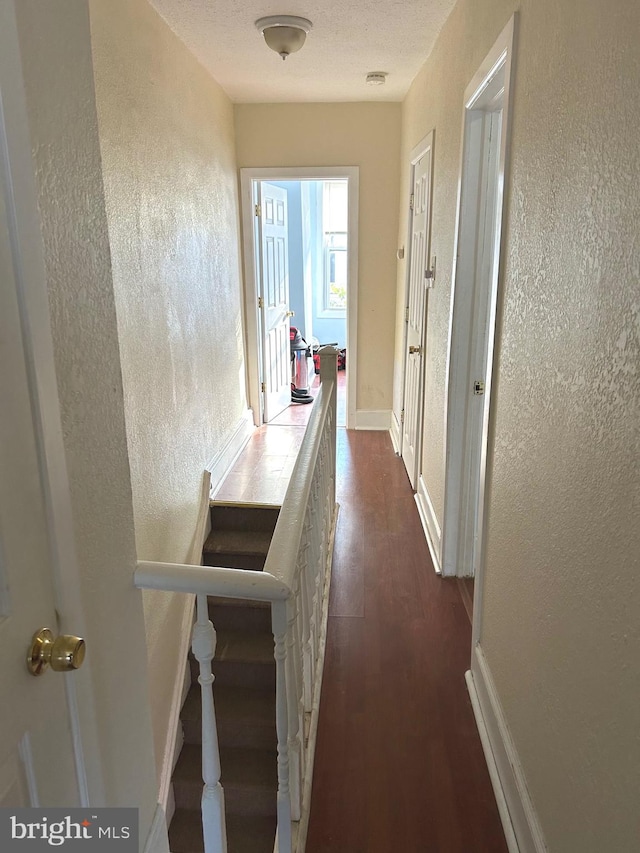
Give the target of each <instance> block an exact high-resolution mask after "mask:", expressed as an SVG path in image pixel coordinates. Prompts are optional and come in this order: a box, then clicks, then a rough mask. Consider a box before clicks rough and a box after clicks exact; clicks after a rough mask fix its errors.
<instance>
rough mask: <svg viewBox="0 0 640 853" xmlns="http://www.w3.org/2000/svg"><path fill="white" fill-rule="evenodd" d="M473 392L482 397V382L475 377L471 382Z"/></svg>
mask: <svg viewBox="0 0 640 853" xmlns="http://www.w3.org/2000/svg"><path fill="white" fill-rule="evenodd" d="M473 393H474V394H475V395H476V396H477V397H482V395H483V394H484V382H482V380H480V379H477V380H476V381H475V382H474V383H473Z"/></svg>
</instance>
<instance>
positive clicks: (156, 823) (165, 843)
mask: <svg viewBox="0 0 640 853" xmlns="http://www.w3.org/2000/svg"><path fill="white" fill-rule="evenodd" d="M144 853H169V834H168V832H167V819H166V817H165V813H164V810H163V808H162V806H161V805H160V803H158V806H157V808H156V811H155V814H154V816H153V820H152V821H151V826H150V828H149V834H148V835H147V841H146V844H145V845H144Z"/></svg>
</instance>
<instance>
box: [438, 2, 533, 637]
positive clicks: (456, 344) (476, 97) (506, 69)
mask: <svg viewBox="0 0 640 853" xmlns="http://www.w3.org/2000/svg"><path fill="white" fill-rule="evenodd" d="M515 23H516V15H514V16H513V17H512V18H511V19H510V21H509V23H508V24H507V26H506V27H505V28H504V30H503V31H502V33H501V34H500V36H499V37H498V39H497V41H496V42H495V44H494V45H493V47H492V48H491V50H490V51H489V53H488V54H487V56H486V58H485V59H484V61H483V62H482V63H481V65H480V67H479V68H478V70H477V71H476V73H475V74H474V75H473V78H472V80H471V82H470V83H469V85H468V86H467V88H466V89H465V92H464V104H463V110H462V124H461V127H462V134H461V136H462V139H461V155H460V171H459V181H458V204H457V214H456V227H455V242H454V245H455V254H454V259H453V276H452V281H453V284H452V292H451V313H450V318H449V346H448V356H447V372H446V387H447V401H446V405H445V435H446V442H445V495H444V501H445V508H444V517H443V530H442V574H443V575H448V576H455V575H462V574H463V568H462V567H461V566H459V565H458V564H457V555H458V553H459V552H460V550H461V544H463V543H461V542H460V538H459V537H460V536H462V535H463V531H464V530H466V531H467V533H468V528H469V525H466V524H461V515H462V514H463V513H468V512H470V511H475V512H476V513H477V515H476V519H477V520H476V524H475V526H474V528H473V529H474V533H475V550H476V560H475V565H476V577H475V588H474V616H473V632H474V644H475V642H476V641H477V638H478V637H479V632H480V614H481V608H482V573H483V563H484V543H485V536H484V533H485V528H486V513H485V511H484V510H485V503H486V500H487V497H488V488H489V483H488V481H489V477H490V468H491V465H490V453H491V448H490V442H489V439H490V429H491V426H492V410H491V386H492V382H491V379H492V370H493V362H494V358H495V346H496V339H497V335H496V332H497V329H496V325H497V322H499V321H498V311H497V306H498V297H499V292H500V283H501V279H502V276H503V268H504V263H503V257H502V256H503V241H502V223H503V215H504V210H505V204H506V194H505V192H504V188H505V182H506V178H507V154H508V146H509V136H510V125H511V121H510V117H511V115H510V114H511V96H512V89H513V73H514V62H513V53H514V46H515V45H514V42H515ZM498 74H502V75H503V78H504V79H503V85H504V92H503V94H502V127H501V135H500V150H499V161H498V181H497V194H496V203H495V208H494V209H495V221H494V232H493V234H494V240H493V264H492V278H491V281H490V289H489V293H490V296H489V323H488V336H487V353H488V356H487V366H486V379H485V389H484V395H483V397H482V404H481V405H482V431H481V439H480V440H481V448H482V449H481V452H480V466H479V472H478V475H477V477H476V478H475V479H473V480H472V482H471V483H470V484H467V485H463V477H462V473H461V472H460V470H459V469H458V468H457V467H456V466H455V465H453V464H452V460H453V461H454V462H455V456H456V454H460V453H461V452H463V449H464V448H465V447H466V446H467V445H468V443H469V440H470V436H469V435H468V434H467V433H466V430H465V426H466V422H467V408H468V405H469V400H470V395H471V394H472V390H471V385H472V380H473V378H474V377H472V376H471V375H470V366H469V354H470V345H471V340H470V337H466V336H465V335H458V337H457V338H456V335H455V329H454V319H455V317H454V305H455V304H457V303H456V299H458V300H460V299H463V300H465V297H468V299H472V297H473V287H472V286H471V285H472V283H473V279H472V278H470V275H472V273H471V274H470V273H469V269H470V264H469V259H470V253H475V248H476V241H475V239H474V240H471V241H469V240H465V241H462V240H461V217H462V213H463V211H462V205H463V204H464V203H465V198H464V197H463V181H464V177H465V174H466V172H465V166H466V159H465V158H466V156H467V151H466V145H465V140H466V137H467V127H468V124H469V118H470V113H471V111H472V110H473V109H474V107H477V106H478V105H479V104H480V103H481V102H482V97H483V95H484V94H485V93H486V92H487V91H488V89H489V87H490V85H491V82H492V81H494V80H495V79H496V76H497V75H498ZM466 201H467V203H468V199H466ZM473 215H474V214H472V216H473ZM468 299H467V303H468ZM467 303H465V308H467V309H468V310H469V311H471V310H472V308H471V306H470V305H469V304H467ZM476 495H477V503H475V501H476V498H475V497H474V496H476ZM471 503H473V507H471V509H470V504H471ZM465 517H466V516H465Z"/></svg>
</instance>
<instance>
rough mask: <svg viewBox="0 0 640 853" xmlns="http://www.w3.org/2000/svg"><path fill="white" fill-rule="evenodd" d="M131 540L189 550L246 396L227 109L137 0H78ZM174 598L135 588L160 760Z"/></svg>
mask: <svg viewBox="0 0 640 853" xmlns="http://www.w3.org/2000/svg"><path fill="white" fill-rule="evenodd" d="M90 9H91V30H92V40H93V51H94V65H95V79H96V100H97V106H98V119H99V127H100V143H101V150H102V161H103V168H104V181H105V194H106V201H107V215H108V222H109V237H110V242H111V253H112V262H113V276H114V287H115V293H116V308H117V315H118V331H119V335H120V352H121V358H122V371H123V380H124V393H125V416H126V423H127V435H128V443H129V455H130V461H131V478H132V487H133V502H134V513H135V529H136V542H137V549H138V556H139V558H141V559H153V560H162V561H169V562H171V561H175V562H185V561H188V560H189V555H190V550H191V546H192V539H193V537H194V532H195V526H196V520H197V515H198V509H199V501H200V492H201V482H202V475H203V471H204V468H205V466H206V465H207V463H209V462H210V461H211V460H212V459H213V457H214V456H215V454H216V453H217V452H218V451H219V450H220V449H221V448H222V447H223V446H224V445H225V443H226V442H227V441H228V439H229V438H230V436H231V434H232V433H233V431H234V429H235V427H236V426H237V424H238V421H239V419H240V417H241V415H242V412H243V409H244V408H245V407H246V402H245V393H244V362H243V354H242V317H241V302H240V278H239V254H238V206H237V182H236V168H235V155H234V135H233V111H232V106H231V103H230V102H229V100H228V98H227V97H226V96H225V95H224V93H223V92H222V90H221V89H220V88H219V86H218V85H217V84H216V83H215V82H214V81H213V80H212V79H211V78H210V77H209V76H208V75H207V73H206V72H205V71H204V70H203V68H202V67H201V66H200V65H199V64H198V63H197V62H196V60H195V59H194V58H193V57H192V55H191V54H190V53H189V52H188V51H187V49H186V48H185V47H184V45H183V44H182V42H181V41H179V40H178V39H177V37H176V36H175V35H174V34H173V33H172V32H171V31H170V30H169V29H168V27H167V26H166V24H165V23H164V21H163V20H162V19H161V18H160V17H159V16H158V14H157V13H156V12H155V11H154V10H153V8H152V7H151V6H150V4H149V3H147V2H146V0H90ZM185 606H186V601H185V598H184V597H182V596H177V595H176V596H170V595H168V594H165V593H147V594H145V619H146V626H147V639H148V645H149V664H150V675H151V701H152V713H153V718H154V731H155V742H156V753H157V756H158V760H159V761H160V760H161V759H162V752H163V749H164V743H165V740H166V736H167V725H168V716H169V709H170V705H171V691H172V689H173V683H174V679H175V673H176V669H177V666H178V660H177V654H178V636H179V629H180V624H181V622H182V618H183V613H184V608H185Z"/></svg>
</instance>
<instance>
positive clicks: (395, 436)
mask: <svg viewBox="0 0 640 853" xmlns="http://www.w3.org/2000/svg"><path fill="white" fill-rule="evenodd" d="M389 436H390V437H391V444H393V449H394V451H395V454H396V456H400V455H401V453H402V451H401V449H400V448H401V446H402V430H401V429H400V421H399V420H398V415H397V414H396V413H395V412H394V411H392V412H391V426H390V427H389Z"/></svg>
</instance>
